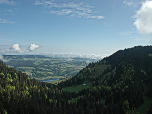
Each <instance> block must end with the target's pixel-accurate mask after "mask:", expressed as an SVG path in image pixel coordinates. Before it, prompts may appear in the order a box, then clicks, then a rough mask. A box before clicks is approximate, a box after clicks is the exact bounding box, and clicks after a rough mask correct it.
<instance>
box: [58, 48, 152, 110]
mask: <svg viewBox="0 0 152 114" xmlns="http://www.w3.org/2000/svg"><path fill="white" fill-rule="evenodd" d="M151 55H152V46H136V47H133V48H129V49H125V50H120V51H117V52H116V53H114V54H113V55H111V56H109V57H106V58H104V59H102V60H101V61H98V62H96V63H91V64H89V65H88V66H87V67H86V68H84V69H82V70H81V71H80V72H79V73H78V74H77V75H76V76H75V77H73V78H72V79H70V80H69V81H67V82H64V83H63V84H62V83H61V84H59V87H63V86H70V85H73V84H82V83H83V81H84V80H86V79H87V80H88V79H89V80H91V81H92V82H93V85H94V88H92V89H90V90H89V93H91V95H92V96H95V99H96V100H97V101H100V102H102V100H103V99H105V102H102V103H103V104H105V105H106V106H110V105H112V107H113V105H119V108H121V106H123V107H124V108H125V109H126V110H128V109H135V108H138V107H139V106H140V105H141V103H143V102H144V98H145V97H146V96H147V97H152V56H151ZM103 69H104V70H103ZM82 91H83V90H82ZM89 93H85V94H83V95H86V96H87V94H89ZM99 96H100V97H99ZM125 103H128V105H129V106H128V107H126V106H125V105H124V104H125ZM110 108H111V107H110ZM147 109H148V108H147ZM145 110H146V109H145Z"/></svg>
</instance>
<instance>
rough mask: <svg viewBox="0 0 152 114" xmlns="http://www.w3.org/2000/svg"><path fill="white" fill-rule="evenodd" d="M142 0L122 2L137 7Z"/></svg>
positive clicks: (125, 0)
mask: <svg viewBox="0 0 152 114" xmlns="http://www.w3.org/2000/svg"><path fill="white" fill-rule="evenodd" d="M142 1H143V0H124V1H123V4H125V5H127V6H129V7H138V6H139V5H141V3H142Z"/></svg>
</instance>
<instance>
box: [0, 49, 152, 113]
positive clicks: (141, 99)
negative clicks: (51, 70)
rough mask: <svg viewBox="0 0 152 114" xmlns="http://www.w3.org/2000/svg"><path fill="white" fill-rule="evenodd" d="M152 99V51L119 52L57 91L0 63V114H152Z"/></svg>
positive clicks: (98, 62)
mask: <svg viewBox="0 0 152 114" xmlns="http://www.w3.org/2000/svg"><path fill="white" fill-rule="evenodd" d="M84 83H87V85H86V86H83V85H82V84H84ZM74 87H79V91H78V90H77V91H74V89H75V88H74ZM69 88H70V89H69ZM71 88H72V89H73V91H71ZM68 89H69V90H68ZM151 98H152V46H137V47H133V48H129V49H125V50H120V51H118V52H116V53H114V54H113V55H111V56H109V57H106V58H104V59H102V60H100V61H97V62H96V63H90V64H89V65H88V66H86V67H85V68H83V69H82V70H80V71H79V73H78V74H76V75H75V76H74V77H73V78H70V79H69V80H67V81H64V82H61V83H59V84H56V85H53V84H49V83H44V82H38V81H37V80H35V79H30V78H29V77H28V76H27V75H26V74H25V73H22V72H20V71H16V70H15V69H13V68H10V67H8V66H7V65H5V64H4V63H3V62H0V113H8V114H42V113H43V114H126V113H130V114H135V113H140V114H145V113H147V114H151V113H152V106H150V104H148V103H147V101H150V102H151V101H152V99H151ZM141 106H143V107H144V108H142V107H141Z"/></svg>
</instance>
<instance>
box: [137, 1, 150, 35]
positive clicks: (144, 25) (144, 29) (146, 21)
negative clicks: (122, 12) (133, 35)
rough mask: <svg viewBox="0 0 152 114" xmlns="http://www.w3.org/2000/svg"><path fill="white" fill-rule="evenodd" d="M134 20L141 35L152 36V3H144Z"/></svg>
mask: <svg viewBox="0 0 152 114" xmlns="http://www.w3.org/2000/svg"><path fill="white" fill-rule="evenodd" d="M134 18H135V22H134V25H135V27H136V28H137V30H138V32H139V33H141V34H147V35H150V34H152V1H145V2H143V3H142V6H141V7H140V9H139V10H138V11H137V12H136V15H134Z"/></svg>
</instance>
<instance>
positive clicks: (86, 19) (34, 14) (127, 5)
mask: <svg viewBox="0 0 152 114" xmlns="http://www.w3.org/2000/svg"><path fill="white" fill-rule="evenodd" d="M145 12H146V13H145ZM150 20H152V1H151V0H146V1H145V0H0V54H14V53H16V54H28V53H29V54H31V53H32V54H44V53H76V54H78V53H79V54H93V53H94V54H105V55H106V54H107V55H109V54H112V53H114V52H115V51H117V50H120V49H124V48H129V47H133V46H137V45H151V38H152V37H151V35H152V23H151V21H150Z"/></svg>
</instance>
